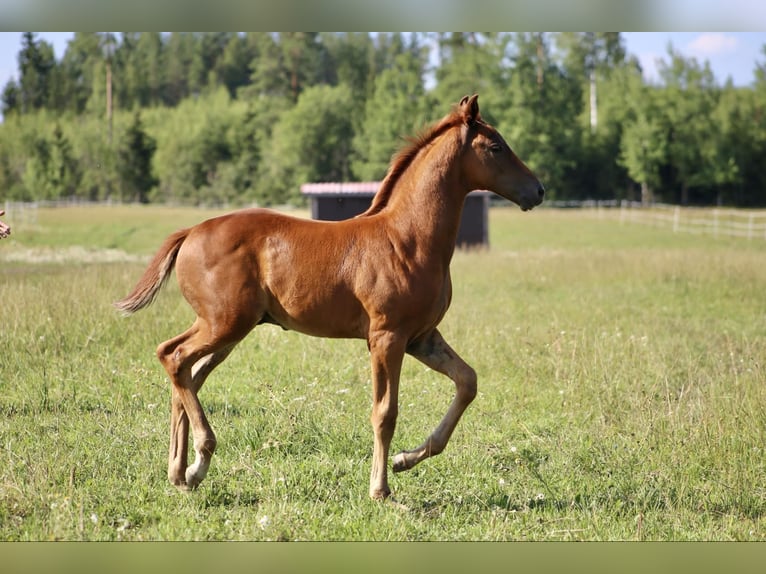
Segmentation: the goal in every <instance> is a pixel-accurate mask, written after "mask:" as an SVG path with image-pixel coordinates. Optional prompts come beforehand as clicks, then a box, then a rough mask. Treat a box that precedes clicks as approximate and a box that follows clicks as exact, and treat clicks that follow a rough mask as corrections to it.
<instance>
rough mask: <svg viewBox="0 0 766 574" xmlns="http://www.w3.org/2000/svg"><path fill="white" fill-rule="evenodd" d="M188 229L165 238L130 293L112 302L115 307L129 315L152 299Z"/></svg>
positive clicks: (171, 267)
mask: <svg viewBox="0 0 766 574" xmlns="http://www.w3.org/2000/svg"><path fill="white" fill-rule="evenodd" d="M190 230H191V228H189V229H181V230H179V231H176V232H175V233H173V234H172V235H170V236H169V237H168V238H167V239H166V240H165V242H164V243H163V244H162V247H160V249H159V251H157V254H156V255H155V256H154V259H152V261H151V263H149V266H148V267H147V268H146V271H144V274H143V275H142V276H141V279H139V280H138V283H136V286H135V287H134V288H133V291H131V293H130V295H128V296H127V297H125V298H124V299H121V300H120V301H116V302H115V303H114V306H115V307H116V308H117V309H119V310H120V311H122V312H123V314H125V315H130V314H131V313H135V312H136V311H138V310H139V309H143V308H144V307H146V306H147V305H149V304H150V303H151V302H152V301H154V298H155V297H156V295H157V293H158V292H159V290H160V289H161V288H162V286H163V285H164V284H165V282H166V281H167V280H168V277H170V272H171V271H172V270H173V266H174V265H175V264H176V256H177V255H178V250H179V249H181V245H182V244H183V242H184V240H185V239H186V237H187V235H189V231H190Z"/></svg>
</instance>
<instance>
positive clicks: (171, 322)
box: [0, 207, 766, 540]
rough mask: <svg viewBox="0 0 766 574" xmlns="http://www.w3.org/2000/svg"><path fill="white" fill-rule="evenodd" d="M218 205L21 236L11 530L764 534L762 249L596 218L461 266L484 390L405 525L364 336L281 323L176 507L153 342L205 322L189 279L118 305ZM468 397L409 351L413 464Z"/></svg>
mask: <svg viewBox="0 0 766 574" xmlns="http://www.w3.org/2000/svg"><path fill="white" fill-rule="evenodd" d="M94 209H97V210H98V211H97V212H96V211H94ZM212 214H214V212H208V211H199V210H191V209H166V208H158V207H141V208H138V207H132V208H126V207H120V208H67V209H59V210H40V212H39V216H38V222H37V224H36V225H34V226H29V227H28V228H24V227H23V226H17V227H15V228H14V230H13V235H12V236H11V239H9V240H3V242H1V243H0V265H2V271H1V272H0V301H1V302H2V318H1V319H0V321H1V322H0V349H2V353H0V539H2V540H59V539H61V540H192V539H193V540H222V539H235V540H296V539H300V540H763V539H764V538H766V522H764V514H765V513H766V491H765V489H766V486H764V485H766V457H765V456H764V428H766V410H765V409H766V388H764V384H763V383H764V380H766V367H765V365H766V345H765V344H764V343H766V305H765V303H764V301H765V300H764V295H763V293H764V287H766V264H765V263H766V257H765V256H766V242H763V241H759V240H753V241H747V240H737V239H724V238H719V239H714V238H708V237H699V236H687V235H682V234H678V235H674V234H673V233H672V232H669V231H664V230H658V229H653V228H649V227H643V226H639V225H630V224H626V225H620V224H619V222H618V221H617V219H616V218H612V217H606V218H603V219H599V218H596V217H591V216H589V214H588V213H587V212H566V211H555V210H537V211H533V212H532V213H529V214H522V213H520V212H519V211H518V210H511V209H495V210H493V211H492V212H491V215H490V222H491V223H490V225H491V227H490V231H491V237H490V240H491V245H492V247H491V249H490V250H489V251H471V252H458V253H456V255H455V258H454V261H453V269H452V271H453V281H454V285H455V288H454V291H455V293H454V298H453V305H452V309H451V310H450V312H449V313H448V314H447V317H446V319H445V321H444V322H443V328H442V331H443V333H444V335H445V337H446V338H447V340H448V341H449V342H450V343H451V344H452V345H453V347H455V349H456V350H458V352H460V354H461V355H462V356H463V357H464V358H465V359H466V360H467V361H468V362H469V363H471V364H472V365H473V366H474V367H475V368H476V370H477V372H478V374H479V396H478V397H477V399H476V401H475V402H474V403H473V404H472V405H471V407H470V408H469V410H468V411H467V412H466V415H465V416H464V418H463V420H462V422H461V424H460V426H458V429H457V430H456V432H455V435H454V436H453V439H452V441H451V442H450V444H449V446H448V447H447V450H446V451H445V452H444V453H443V454H442V455H441V456H439V457H435V458H433V459H430V460H427V461H425V462H424V463H422V464H421V465H419V466H417V467H416V468H415V469H413V470H412V471H410V472H408V473H402V474H397V475H393V476H392V477H391V486H392V489H393V490H394V493H395V496H396V498H397V500H398V501H399V502H400V503H402V504H403V505H405V506H406V507H407V510H405V509H402V508H401V507H397V506H395V505H393V504H387V503H379V502H373V501H371V500H369V499H368V497H367V487H368V480H369V465H370V456H371V451H372V433H371V430H370V427H369V410H370V385H369V366H368V357H367V350H366V347H365V344H364V342H363V341H334V340H323V339H313V338H309V337H305V336H301V335H297V334H295V333H289V332H283V331H281V330H280V329H278V328H276V327H272V326H263V327H259V328H258V329H256V331H255V332H254V333H253V334H251V335H250V337H249V338H247V339H246V340H245V341H244V342H243V343H242V344H241V345H240V346H239V347H238V348H237V350H236V351H235V352H234V353H233V354H232V356H231V357H230V358H229V359H228V360H227V361H226V362H225V363H224V364H223V365H221V366H220V367H219V368H218V369H217V370H216V371H215V373H214V374H213V375H212V376H211V377H210V379H209V381H208V383H207V384H206V386H205V387H204V389H203V391H202V393H201V399H202V402H203V405H204V406H205V408H206V410H207V412H208V415H209V418H210V420H211V423H212V425H213V427H214V429H215V430H216V433H217V436H218V439H219V447H218V450H217V452H216V456H215V457H214V460H213V465H212V467H211V470H210V473H209V475H208V477H207V479H206V480H205V482H203V483H202V485H201V487H200V488H199V490H197V491H196V492H194V493H191V494H188V495H185V494H181V493H177V492H175V490H174V489H173V487H171V486H170V485H169V484H168V483H167V479H166V457H167V440H168V421H169V412H168V400H169V388H168V382H167V381H166V378H165V374H164V371H163V370H162V368H161V367H160V365H159V363H158V362H157V361H156V358H155V357H154V349H155V348H156V346H157V344H158V343H160V342H161V341H163V340H165V339H168V338H169V337H171V336H173V335H175V334H177V333H178V332H180V331H181V330H183V329H185V328H186V327H187V326H188V324H189V323H190V322H191V320H192V318H193V317H192V314H191V311H190V309H189V307H188V306H187V305H186V303H185V302H184V301H183V299H182V298H181V297H180V295H179V293H178V290H177V288H176V286H175V282H174V281H171V282H170V283H169V287H168V288H167V289H166V290H165V292H163V294H162V295H161V296H160V297H159V299H158V301H157V302H156V303H155V304H154V306H153V307H151V308H149V309H148V310H145V311H142V312H141V313H139V314H137V315H135V316H133V317H131V318H128V319H125V318H122V317H120V316H119V315H118V314H117V313H115V312H114V311H113V309H112V308H111V305H110V303H111V301H113V300H115V299H117V298H119V297H121V296H123V295H125V293H127V291H128V290H129V289H130V288H131V287H132V285H133V283H134V282H135V280H136V279H137V278H138V276H139V275H140V273H141V271H142V268H143V264H144V261H145V259H146V257H147V256H148V255H150V254H151V253H152V251H153V250H154V249H155V248H156V247H157V246H159V243H160V242H161V240H162V238H163V237H164V236H165V234H167V233H168V232H170V231H171V230H173V229H175V228H177V227H180V226H183V225H188V224H191V223H194V222H195V221H199V220H201V219H203V218H206V217H208V216H210V215H212ZM12 223H13V222H12ZM78 246H81V247H83V248H82V249H81V248H80V247H78ZM75 248H76V249H75ZM105 250H112V251H109V253H112V254H113V255H114V256H113V257H103V256H102V255H103V254H104V253H105V252H106V251H105ZM41 252H44V253H45V254H47V255H48V256H46V257H41V258H40V257H38V258H34V257H32V255H35V254H39V253H41ZM55 254H61V257H54V256H53V255H55ZM26 257H29V258H30V259H34V261H36V262H28V261H26V260H25V258H26ZM452 394H453V388H452V384H451V383H450V382H449V381H448V380H447V379H445V378H443V377H441V376H438V375H436V374H434V373H433V372H430V371H428V370H426V369H425V368H424V367H423V366H422V365H421V364H420V363H418V362H416V361H414V360H411V359H407V360H406V361H405V364H404V368H403V376H402V384H401V392H400V416H399V422H398V426H397V432H396V435H395V437H394V441H393V445H392V449H393V450H394V452H396V451H398V450H400V449H402V448H412V447H414V446H416V445H417V444H420V442H421V441H422V440H423V439H424V438H425V436H426V435H427V434H428V433H429V432H430V431H431V430H432V429H433V427H434V426H435V425H436V424H437V423H438V421H439V420H440V418H441V416H442V415H443V414H444V412H445V410H446V408H447V405H448V404H449V401H450V400H451V398H452Z"/></svg>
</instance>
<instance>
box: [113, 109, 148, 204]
mask: <svg viewBox="0 0 766 574" xmlns="http://www.w3.org/2000/svg"><path fill="white" fill-rule="evenodd" d="M123 141H124V143H123V144H122V145H121V146H120V149H119V152H118V165H117V170H118V173H119V175H120V199H121V200H122V201H139V202H141V203H147V202H148V201H149V192H150V191H151V189H152V188H153V187H154V186H155V185H157V178H155V177H154V175H153V173H152V158H153V157H154V152H155V150H156V149H157V143H156V141H155V140H154V138H152V137H151V136H149V135H148V134H147V133H146V132H145V131H144V128H143V125H142V123H141V112H140V111H138V110H137V111H136V112H135V113H134V114H133V122H132V123H131V124H130V126H129V127H128V130H127V132H126V133H125V137H124V140H123Z"/></svg>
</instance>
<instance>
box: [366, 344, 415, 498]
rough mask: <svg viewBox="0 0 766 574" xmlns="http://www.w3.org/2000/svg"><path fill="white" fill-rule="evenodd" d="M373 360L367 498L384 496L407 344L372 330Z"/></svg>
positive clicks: (386, 492)
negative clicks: (370, 442) (370, 454)
mask: <svg viewBox="0 0 766 574" xmlns="http://www.w3.org/2000/svg"><path fill="white" fill-rule="evenodd" d="M368 344H369V346H370V360H371V363H372V414H371V416H370V422H371V423H372V430H373V435H374V443H373V451H372V471H371V473H370V497H371V498H374V499H382V498H386V497H388V496H389V495H390V494H391V489H390V488H389V486H388V451H389V448H390V446H391V438H392V437H393V436H394V429H395V427H396V415H397V413H398V401H399V397H398V393H399V374H400V372H401V369H402V360H403V358H404V349H405V346H406V343H405V342H404V341H402V340H400V339H399V338H398V337H396V335H394V334H393V333H390V332H382V333H373V334H371V335H370V337H369V339H368Z"/></svg>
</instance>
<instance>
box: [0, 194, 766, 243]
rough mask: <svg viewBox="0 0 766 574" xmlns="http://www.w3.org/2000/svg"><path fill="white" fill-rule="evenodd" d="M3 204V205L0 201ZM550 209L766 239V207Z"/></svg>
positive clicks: (607, 204) (610, 203)
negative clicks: (572, 210) (574, 210)
mask: <svg viewBox="0 0 766 574" xmlns="http://www.w3.org/2000/svg"><path fill="white" fill-rule="evenodd" d="M118 204H119V202H90V201H81V200H58V201H35V202H21V201H5V202H4V208H5V212H6V215H5V217H6V218H8V219H9V220H10V221H11V222H13V223H16V224H18V223H23V224H26V225H36V224H37V210H38V208H40V207H70V206H81V207H82V206H97V205H118ZM0 205H3V204H0ZM544 206H545V207H547V208H553V209H582V210H583V211H586V212H588V213H589V214H592V215H595V216H596V217H598V218H605V217H610V218H615V217H616V218H618V219H619V222H620V223H638V224H643V225H650V226H653V227H659V228H666V229H671V230H672V231H673V232H676V233H693V234H698V235H701V234H708V235H713V236H714V237H727V236H728V237H743V238H747V239H764V240H766V209H760V210H758V209H751V210H748V209H731V208H722V207H712V208H711V207H681V206H678V205H667V204H662V203H655V204H651V205H644V204H642V203H641V202H637V201H626V200H617V199H611V200H586V201H548V202H545V203H544Z"/></svg>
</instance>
